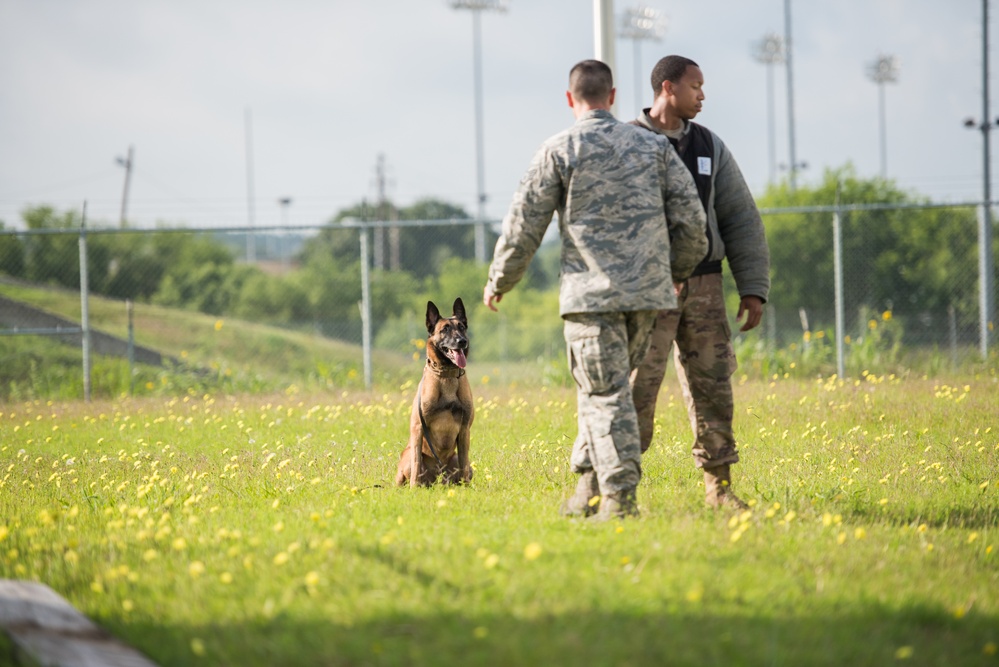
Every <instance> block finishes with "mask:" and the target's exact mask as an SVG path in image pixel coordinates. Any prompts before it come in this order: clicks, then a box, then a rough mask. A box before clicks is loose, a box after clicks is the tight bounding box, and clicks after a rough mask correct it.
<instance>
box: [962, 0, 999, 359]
mask: <svg viewBox="0 0 999 667" xmlns="http://www.w3.org/2000/svg"><path fill="white" fill-rule="evenodd" d="M993 123H996V124H999V119H995V120H993V119H992V112H991V110H990V109H989V0H982V122H981V123H976V122H975V119H974V118H968V119H967V120H965V121H964V126H965V127H968V128H974V127H976V125H977V127H978V129H979V130H981V131H982V211H981V215H979V216H978V320H979V322H978V325H979V331H978V341H979V348H980V352H981V355H982V358H983V359H988V356H989V342H990V339H991V331H990V330H991V328H992V327H994V326H995V324H996V315H995V280H994V279H993V271H994V269H993V261H992V169H991V162H992V158H991V150H990V146H989V143H990V140H989V133H990V132H991V131H992V130H993V129H994V125H993Z"/></svg>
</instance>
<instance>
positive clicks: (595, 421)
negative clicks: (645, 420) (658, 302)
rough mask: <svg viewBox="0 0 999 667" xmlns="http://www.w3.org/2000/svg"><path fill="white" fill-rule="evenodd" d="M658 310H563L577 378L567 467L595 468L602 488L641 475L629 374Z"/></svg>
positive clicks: (627, 484) (616, 487) (615, 487)
mask: <svg viewBox="0 0 999 667" xmlns="http://www.w3.org/2000/svg"><path fill="white" fill-rule="evenodd" d="M656 315H657V311H654V310H644V311H634V312H623V313H577V314H570V315H566V316H565V318H564V319H565V324H564V333H565V342H566V348H567V353H568V357H569V370H570V371H571V372H572V377H573V379H574V380H575V381H576V410H577V413H578V421H579V434H578V435H577V437H576V441H575V443H574V444H573V448H572V458H571V463H572V469H573V470H574V471H575V472H585V471H587V470H590V469H593V470H594V471H595V472H596V473H597V480H598V481H599V484H600V492H601V493H602V494H609V493H615V492H617V491H622V490H629V489H634V488H635V487H636V486H637V485H638V482H639V480H640V479H641V477H642V465H641V460H642V454H641V448H640V440H639V434H638V419H637V417H636V415H635V406H634V403H633V402H632V395H631V386H630V382H629V381H630V376H631V373H632V371H633V370H634V369H635V368H636V367H637V366H638V363H639V362H640V361H641V360H642V358H643V357H644V356H645V353H646V350H648V348H649V341H650V339H651V334H652V327H653V324H654V322H655V318H656Z"/></svg>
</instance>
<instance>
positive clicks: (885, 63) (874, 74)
mask: <svg viewBox="0 0 999 667" xmlns="http://www.w3.org/2000/svg"><path fill="white" fill-rule="evenodd" d="M898 69H899V67H898V58H896V57H895V56H889V55H879V56H878V57H877V59H876V60H874V61H873V62H872V63H870V64H869V65H868V66H867V78H869V79H870V80H871V81H873V82H874V83H876V84H877V85H878V119H879V120H878V128H879V130H880V138H881V141H880V145H881V178H888V148H887V140H886V138H885V137H886V135H887V121H886V120H885V84H886V83H895V82H896V81H898Z"/></svg>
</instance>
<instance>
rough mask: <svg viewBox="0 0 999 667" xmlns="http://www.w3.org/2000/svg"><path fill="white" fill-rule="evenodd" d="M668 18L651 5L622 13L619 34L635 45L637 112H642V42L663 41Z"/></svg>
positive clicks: (633, 8)
mask: <svg viewBox="0 0 999 667" xmlns="http://www.w3.org/2000/svg"><path fill="white" fill-rule="evenodd" d="M667 25H668V19H667V18H666V15H665V14H663V13H662V12H660V11H659V10H656V9H652V8H651V7H645V6H640V7H632V8H630V9H626V10H624V13H623V14H622V15H621V29H620V31H618V33H617V36H618V37H621V38H622V39H630V40H631V42H632V44H633V45H634V47H635V62H634V65H635V113H636V114H640V113H642V108H643V104H642V42H643V41H646V40H648V41H652V42H661V41H662V40H663V36H664V35H665V34H666V26H667Z"/></svg>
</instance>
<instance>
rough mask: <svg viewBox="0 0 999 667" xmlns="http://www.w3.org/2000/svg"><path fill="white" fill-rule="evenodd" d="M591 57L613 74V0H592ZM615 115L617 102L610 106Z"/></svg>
mask: <svg viewBox="0 0 999 667" xmlns="http://www.w3.org/2000/svg"><path fill="white" fill-rule="evenodd" d="M593 57H594V58H595V59H596V60H599V61H601V62H602V63H604V64H605V65H607V66H608V67H610V70H611V74H612V75H613V76H614V77H615V78H617V74H614V67H615V65H616V62H615V60H614V0H593ZM611 113H613V114H614V115H615V116H616V115H617V102H614V104H613V105H612V106H611Z"/></svg>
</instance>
